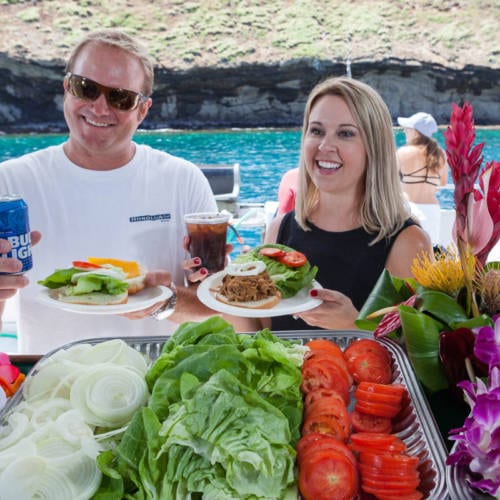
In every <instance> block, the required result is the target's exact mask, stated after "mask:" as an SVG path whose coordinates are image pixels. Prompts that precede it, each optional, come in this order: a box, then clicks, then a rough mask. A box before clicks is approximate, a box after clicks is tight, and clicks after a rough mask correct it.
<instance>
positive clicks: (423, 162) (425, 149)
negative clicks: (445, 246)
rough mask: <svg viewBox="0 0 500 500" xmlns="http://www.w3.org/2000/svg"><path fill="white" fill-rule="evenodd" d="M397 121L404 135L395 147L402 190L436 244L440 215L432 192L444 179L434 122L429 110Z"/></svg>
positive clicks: (442, 154)
mask: <svg viewBox="0 0 500 500" xmlns="http://www.w3.org/2000/svg"><path fill="white" fill-rule="evenodd" d="M398 124H399V125H401V127H403V129H404V132H405V135H406V145H405V146H402V147H401V148H399V149H398V151H397V155H398V160H399V171H400V177H401V182H402V183H403V190H404V192H405V193H406V196H407V197H408V201H409V202H410V206H411V210H412V214H413V215H414V216H415V217H416V218H417V219H418V221H419V222H420V224H421V225H422V227H423V229H425V231H427V233H428V234H429V236H430V238H431V241H432V244H433V245H435V246H436V245H439V243H440V217H441V212H440V207H439V201H438V199H437V197H436V192H437V189H438V187H440V186H444V185H445V184H446V182H447V179H448V165H447V162H446V154H445V152H444V151H443V149H441V148H440V147H439V145H438V143H437V142H436V141H435V140H434V139H433V138H432V136H433V134H435V133H436V132H437V130H438V127H437V123H436V120H434V118H433V117H432V115H430V114H429V113H423V112H419V113H415V114H414V115H412V116H410V117H408V118H405V117H402V116H400V117H398Z"/></svg>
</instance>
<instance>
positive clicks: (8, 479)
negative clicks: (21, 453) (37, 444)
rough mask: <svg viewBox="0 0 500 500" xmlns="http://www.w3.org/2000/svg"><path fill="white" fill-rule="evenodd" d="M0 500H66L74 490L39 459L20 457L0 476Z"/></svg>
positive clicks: (54, 470) (73, 494) (61, 476)
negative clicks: (0, 497) (34, 499)
mask: <svg viewBox="0 0 500 500" xmlns="http://www.w3.org/2000/svg"><path fill="white" fill-rule="evenodd" d="M0 492H1V495H2V500H32V499H33V498H36V499H37V500H68V499H69V498H71V499H73V498H75V494H76V492H75V490H74V488H73V486H72V484H71V482H70V481H69V479H68V478H66V477H65V475H64V473H62V472H61V471H58V470H56V469H54V468H52V467H50V465H48V464H47V461H46V460H44V459H43V458H41V457H22V458H19V459H18V460H15V461H13V462H12V463H11V464H10V465H9V466H7V467H6V468H5V469H4V470H3V471H2V473H1V474H0Z"/></svg>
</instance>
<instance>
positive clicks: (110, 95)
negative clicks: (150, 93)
mask: <svg viewBox="0 0 500 500" xmlns="http://www.w3.org/2000/svg"><path fill="white" fill-rule="evenodd" d="M65 80H66V83H67V90H68V92H69V93H70V94H71V95H74V96H75V97H78V98H79V99H84V100H85V101H95V100H97V98H98V97H99V96H100V95H101V94H104V95H105V96H106V101H107V102H108V104H109V105H110V106H111V107H112V108H115V109H119V110H120V111H133V110H134V109H135V108H137V106H138V104H139V102H144V101H146V100H147V97H146V96H145V95H144V94H141V93H140V92H134V91H133V90H127V89H117V88H114V87H106V86H105V85H101V84H100V83H97V82H94V80H90V79H89V78H85V77H84V76H80V75H74V74H73V73H67V74H66V77H65Z"/></svg>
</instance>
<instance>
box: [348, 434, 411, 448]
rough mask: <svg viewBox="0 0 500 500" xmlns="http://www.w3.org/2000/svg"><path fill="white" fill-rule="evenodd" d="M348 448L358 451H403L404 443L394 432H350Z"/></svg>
mask: <svg viewBox="0 0 500 500" xmlns="http://www.w3.org/2000/svg"><path fill="white" fill-rule="evenodd" d="M350 448H351V449H353V450H355V451H360V452H372V453H403V452H405V451H406V445H405V443H404V442H403V441H402V440H401V439H399V438H398V437H397V436H395V435H394V434H385V433H382V432H354V433H353V434H351V443H350Z"/></svg>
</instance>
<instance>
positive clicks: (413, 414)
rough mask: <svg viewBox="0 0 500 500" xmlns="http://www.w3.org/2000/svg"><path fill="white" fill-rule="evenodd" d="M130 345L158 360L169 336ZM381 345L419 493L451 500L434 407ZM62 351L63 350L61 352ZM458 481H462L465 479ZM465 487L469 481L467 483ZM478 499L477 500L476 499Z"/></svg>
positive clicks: (290, 336) (293, 335)
mask: <svg viewBox="0 0 500 500" xmlns="http://www.w3.org/2000/svg"><path fill="white" fill-rule="evenodd" d="M275 335H276V336H277V337H280V338H283V339H287V340H299V341H301V342H302V343H303V344H304V343H306V342H307V341H309V340H311V339H315V338H326V339H329V340H332V341H333V342H335V343H336V344H337V345H338V346H339V347H341V348H342V349H345V348H346V347H347V346H348V345H349V344H350V343H351V342H352V341H353V340H355V339H358V338H373V334H372V333H371V332H365V331H360V330H305V331H284V332H275ZM111 338H116V337H107V338H95V339H87V340H82V341H78V342H72V343H70V344H66V345H65V346H63V347H61V349H68V348H69V347H71V346H73V345H76V344H88V343H90V344H97V343H100V342H104V341H106V340H110V339H111ZM119 338H121V339H122V340H123V341H124V342H126V343H127V344H128V345H130V346H131V347H133V348H134V349H136V350H137V351H139V352H141V353H143V354H144V355H145V356H146V357H147V358H149V359H150V360H151V361H155V360H156V359H157V358H158V357H159V356H160V354H161V350H162V348H163V345H164V344H165V342H166V341H167V340H168V338H169V337H119ZM380 342H381V343H382V344H383V345H385V346H386V347H387V349H388V350H389V352H390V353H391V355H392V363H393V370H392V371H393V376H394V378H393V382H394V383H402V384H404V385H405V386H406V388H407V389H408V395H409V399H408V400H407V401H406V404H405V407H404V408H403V410H404V411H402V412H401V413H400V416H398V419H397V420H393V430H394V432H395V434H397V436H398V437H400V438H401V439H402V440H403V441H404V442H405V444H406V446H407V448H408V453H409V454H410V455H413V456H418V458H419V467H418V470H419V472H420V478H421V481H420V486H419V490H420V491H421V492H422V493H423V494H424V498H429V499H434V500H444V499H446V498H449V496H448V490H447V484H446V472H447V471H446V469H450V468H449V467H448V468H446V466H445V460H446V454H447V452H446V448H445V445H444V441H443V438H442V436H441V434H440V432H439V428H438V425H437V423H436V421H435V419H434V416H433V414H432V411H431V409H430V406H429V404H428V402H427V399H426V397H425V396H424V393H423V391H422V388H421V386H420V384H419V383H418V381H417V379H416V377H415V374H414V372H413V369H412V367H411V365H410V362H409V360H408V358H407V356H406V354H405V353H404V351H403V349H402V348H401V347H400V346H399V345H398V344H397V343H396V342H394V341H392V340H389V339H381V340H380ZM57 350H59V349H57ZM54 352H56V351H52V352H50V353H48V354H46V355H45V356H43V357H42V358H41V359H40V361H39V362H38V363H37V364H36V365H35V366H33V368H32V369H31V370H30V372H29V373H28V375H27V377H30V376H33V375H34V374H36V372H37V371H38V370H37V367H38V366H39V363H43V361H44V359H46V358H48V357H50V356H51V355H52V354H53V353H54ZM20 401H22V390H19V391H18V392H17V393H16V394H15V395H14V397H12V398H11V399H10V400H9V402H8V403H7V405H6V406H5V407H4V409H3V410H2V411H1V412H0V425H1V424H2V421H3V419H4V417H5V416H6V415H7V413H8V412H9V411H10V410H11V409H13V408H14V407H15V406H16V405H17V404H18V403H19V402H20ZM457 480H459V481H460V482H462V480H461V478H458V477H457ZM463 484H465V481H464V482H463ZM452 498H457V499H458V498H460V500H464V499H466V498H473V497H465V496H463V495H459V496H456V497H455V496H452ZM474 498H477V496H476V497H474Z"/></svg>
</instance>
